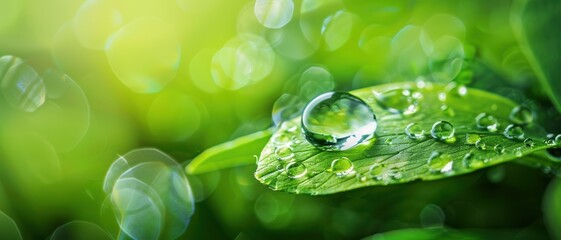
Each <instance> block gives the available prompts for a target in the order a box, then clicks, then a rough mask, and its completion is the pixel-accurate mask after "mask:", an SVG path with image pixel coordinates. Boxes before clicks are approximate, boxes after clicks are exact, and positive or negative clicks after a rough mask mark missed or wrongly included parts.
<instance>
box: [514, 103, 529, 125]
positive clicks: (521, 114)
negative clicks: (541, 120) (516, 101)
mask: <svg viewBox="0 0 561 240" xmlns="http://www.w3.org/2000/svg"><path fill="white" fill-rule="evenodd" d="M508 117H509V119H510V121H511V122H513V123H514V124H517V125H527V124H530V123H532V121H533V120H534V116H533V114H532V110H530V109H529V108H528V107H526V106H522V105H519V106H516V107H514V108H512V111H510V115H509V116H508Z"/></svg>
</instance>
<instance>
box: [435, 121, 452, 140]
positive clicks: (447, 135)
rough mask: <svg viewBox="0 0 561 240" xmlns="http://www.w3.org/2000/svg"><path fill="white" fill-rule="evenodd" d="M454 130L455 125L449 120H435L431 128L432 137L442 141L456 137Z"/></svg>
mask: <svg viewBox="0 0 561 240" xmlns="http://www.w3.org/2000/svg"><path fill="white" fill-rule="evenodd" d="M454 132H455V130H454V126H452V124H451V123H449V122H447V121H438V122H435V123H434V124H433V125H432V128H431V130H430V133H431V135H432V137H433V138H435V139H438V140H441V141H447V140H448V139H452V138H454Z"/></svg>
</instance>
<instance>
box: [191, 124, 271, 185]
mask: <svg viewBox="0 0 561 240" xmlns="http://www.w3.org/2000/svg"><path fill="white" fill-rule="evenodd" d="M272 134H273V129H272V128H270V129H267V130H263V131H260V132H256V133H252V134H250V135H246V136H243V137H239V138H237V139H234V140H232V141H229V142H225V143H222V144H220V145H216V146H214V147H211V148H209V149H207V150H205V151H204V152H202V153H201V154H199V155H198V156H197V157H195V158H194V159H193V160H192V161H191V163H189V165H187V167H186V168H185V171H186V172H187V173H188V174H200V173H205V172H210V171H217V170H221V169H225V168H231V167H237V166H242V165H247V164H252V163H255V159H256V157H257V155H258V154H259V152H260V151H261V149H263V147H264V146H265V144H267V141H269V138H270V137H271V135H272Z"/></svg>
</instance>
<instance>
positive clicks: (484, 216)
mask: <svg viewBox="0 0 561 240" xmlns="http://www.w3.org/2000/svg"><path fill="white" fill-rule="evenodd" d="M259 2H265V3H267V2H268V1H259ZM281 2H284V3H285V4H280V5H275V4H270V2H269V4H265V5H262V6H290V5H291V4H289V3H288V4H286V2H292V3H293V8H294V9H293V10H292V13H291V14H289V12H287V11H284V10H283V9H276V10H278V11H277V12H271V13H269V15H267V14H264V15H263V14H262V13H263V12H258V13H259V14H257V16H258V17H256V10H255V2H254V1H219V0H208V1H195V0H162V1H155V0H114V1H107V0H88V1H82V0H71V1H63V0H51V1H40V0H2V1H0V34H1V36H2V38H0V56H6V55H11V56H14V57H17V58H20V59H22V61H23V62H24V64H26V65H25V66H28V67H25V68H22V69H32V70H33V71H34V72H35V73H36V74H37V76H40V78H34V79H42V81H43V84H44V86H45V88H46V91H45V94H46V95H45V96H44V97H45V102H44V103H43V104H42V106H40V107H39V108H38V109H37V110H36V111H33V112H25V111H22V109H20V108H18V106H14V105H13V101H12V100H13V98H12V99H11V98H8V97H7V96H8V95H7V94H6V92H7V93H14V91H16V92H17V93H22V92H23V93H28V92H27V91H23V90H21V89H18V88H17V86H21V85H17V84H7V83H10V82H11V80H14V79H11V78H8V77H6V75H4V71H3V70H2V67H0V75H1V76H0V87H1V88H2V91H0V93H2V97H0V211H2V212H3V213H5V214H2V216H1V217H2V218H3V219H4V218H5V217H4V215H5V216H9V217H8V218H6V219H10V220H9V221H4V220H3V221H2V223H1V224H3V223H4V222H8V223H10V222H14V223H15V224H16V225H17V227H18V228H19V230H20V232H21V235H22V236H23V238H24V239H45V238H47V237H48V236H51V235H52V234H53V233H54V232H55V230H56V229H57V228H59V227H61V226H63V225H64V226H66V227H65V228H62V230H61V229H59V231H58V232H59V233H60V234H62V233H63V232H66V231H67V232H68V234H73V232H74V231H75V230H74V229H80V228H81V227H82V226H86V227H87V228H89V229H90V230H92V231H96V232H98V233H99V230H100V229H98V227H96V226H95V225H98V226H100V227H101V228H103V229H104V230H105V231H108V232H109V233H110V234H115V233H116V232H115V229H114V228H111V226H108V225H106V224H105V222H106V221H105V220H106V219H110V220H113V221H114V216H112V215H109V216H107V215H104V213H103V212H104V211H102V209H103V208H104V205H103V203H104V201H105V199H106V197H107V196H106V193H104V192H103V190H102V185H103V178H104V176H105V173H106V171H107V170H108V169H109V167H110V164H111V163H112V162H113V161H114V160H115V159H116V158H117V157H118V155H119V154H125V153H127V152H129V151H130V150H132V149H136V148H142V147H155V148H158V149H160V150H162V151H163V152H165V153H167V154H169V155H170V156H171V157H173V158H174V159H175V160H177V161H178V162H180V163H183V164H187V163H189V162H190V161H191V159H193V158H194V157H195V156H197V155H198V154H200V153H201V152H202V151H203V150H205V149H208V148H210V147H212V146H214V145H217V144H219V143H223V142H226V141H228V140H232V139H235V138H237V137H240V136H244V135H246V134H249V133H253V132H256V131H260V130H264V129H267V128H269V127H270V126H271V125H273V122H274V123H278V122H277V121H273V120H271V113H272V112H273V113H278V111H272V110H274V108H275V109H276V110H278V109H288V110H287V111H286V112H285V114H283V115H279V116H282V117H281V119H282V118H285V117H289V116H291V115H292V114H293V113H294V112H298V111H299V110H300V108H301V106H302V104H303V103H304V104H305V103H306V102H307V101H308V100H309V98H310V97H313V96H314V95H317V94H319V93H321V91H329V90H332V89H334V90H340V91H347V90H352V89H357V88H362V87H368V86H372V85H378V84H382V83H388V82H395V81H415V80H417V78H419V77H421V78H424V79H425V80H427V81H434V82H448V81H451V80H456V81H461V82H462V83H466V84H467V83H469V86H470V87H473V88H480V89H483V90H487V91H490V92H493V93H496V94H499V95H502V96H504V97H507V98H509V99H512V100H513V101H514V102H517V103H524V104H526V105H527V106H530V107H531V109H532V111H533V112H535V113H536V117H537V122H538V124H539V125H541V126H543V127H544V130H545V131H546V132H547V133H559V132H561V125H559V124H558V123H559V122H560V121H561V116H560V115H559V112H558V111H556V110H555V108H554V107H553V106H554V105H553V104H552V101H551V100H550V99H549V96H554V95H555V94H558V93H557V92H556V91H555V89H558V88H559V83H558V82H556V80H555V78H554V77H549V78H547V76H549V75H545V73H554V72H555V70H556V69H555V67H554V66H557V65H558V62H557V61H558V56H559V53H560V50H559V46H558V44H551V43H550V42H551V41H554V40H555V39H556V38H555V37H549V35H546V34H548V33H554V34H559V33H558V31H559V30H557V29H558V28H557V27H556V26H559V22H556V21H558V17H554V16H559V10H558V8H554V7H551V8H549V7H540V6H538V3H536V4H535V5H532V8H529V9H531V11H529V12H524V11H525V10H524V9H522V10H520V9H519V8H513V1H482V0H478V1H467V0H466V1H446V2H443V1H433V0H430V1H422V2H418V1H410V0H405V1H387V0H382V1H368V0H353V1H350V0H329V1H321V0H294V1H290V0H287V1H281ZM536 2H539V3H542V2H544V4H545V2H547V4H552V5H553V6H556V4H557V2H556V1H554V0H550V1H536ZM557 5H558V4H557ZM545 6H548V5H545ZM513 9H515V10H516V11H514V10H513ZM536 9H542V10H539V11H537V12H538V13H539V15H535V14H536V13H535V12H534V11H535V10H536ZM517 11H522V13H523V14H522V15H517V14H518V13H519V12H517ZM287 16H291V19H290V20H289V21H288V22H286V23H285V20H286V19H284V20H283V18H286V17H287ZM537 16H545V17H544V18H543V19H550V20H547V21H549V22H548V25H544V24H540V23H541V22H537V21H538V20H539V21H543V19H541V18H540V19H537V20H533V19H534V18H533V17H537ZM548 16H552V17H551V18H547V17H548ZM150 19H152V20H153V19H157V20H154V21H152V20H150ZM516 19H520V20H519V21H521V22H522V23H523V24H522V25H523V26H522V27H523V30H524V33H526V34H529V35H531V33H540V35H532V36H530V37H528V36H527V38H526V39H527V41H520V38H519V37H520V36H519V35H517V34H520V31H519V32H516V31H514V30H515V29H516V28H513V25H511V23H513V22H515V20H516ZM534 21H536V22H534ZM547 21H546V22H547ZM263 24H265V26H268V27H274V28H267V27H265V26H264V25H263ZM548 26H551V27H548ZM524 33H523V34H524ZM542 34H543V35H542ZM159 36H160V37H159ZM443 36H446V37H445V38H443ZM440 39H442V40H440ZM536 47H539V48H536ZM528 49H530V50H531V51H536V49H538V50H539V51H536V52H534V56H536V58H540V59H538V60H539V61H537V62H534V60H533V59H532V58H529V57H528ZM540 49H541V50H540ZM544 49H545V50H544ZM544 52H545V53H546V54H547V53H551V55H549V54H547V55H546V54H544ZM546 56H551V58H549V57H548V58H547V59H541V58H545V57H546ZM555 57H557V58H555ZM544 61H545V62H544ZM536 63H538V65H539V67H540V69H541V71H543V73H544V74H542V75H545V76H546V77H544V76H542V75H540V74H539V72H538V70H536V69H537V68H536V66H537V65H536ZM22 66H23V65H22ZM552 66H553V67H552ZM14 69H15V68H14ZM18 69H19V68H18ZM309 69H314V71H312V72H309V71H308V70H309ZM321 69H323V70H321ZM14 71H15V70H14ZM21 71H24V70H21ZM25 71H26V72H25V73H26V74H31V73H32V71H30V70H25ZM53 71H54V72H57V73H56V74H54V75H52V72H53ZM312 73H313V74H312ZM308 74H312V75H311V76H313V77H311V80H310V77H306V76H310V75H308ZM8 76H16V75H15V74H10V75H8ZM551 76H553V75H551ZM316 77H321V79H327V80H325V81H321V82H319V83H318V82H315V81H314V80H313V79H315V78H316ZM546 78H547V80H548V81H547V82H548V83H549V85H546V84H544V85H542V83H545V81H544V79H546ZM538 79H540V80H541V81H538ZM294 82H297V83H298V84H294ZM326 82H327V84H325V85H322V84H321V83H326ZM35 84H36V85H34V86H39V87H41V86H42V85H41V84H40V83H38V82H35ZM9 86H11V87H9ZM312 90H317V91H312ZM18 91H19V92H18ZM31 92H32V91H31ZM39 92H41V91H39ZM283 94H289V95H290V97H285V100H287V99H288V100H290V101H284V102H288V103H290V104H294V103H297V104H294V105H295V106H294V107H293V108H292V109H291V106H285V105H283V103H278V104H275V103H276V102H277V99H278V98H279V97H281V96H283ZM22 96H23V97H28V95H22ZM557 96H558V95H557ZM10 99H11V100H10ZM84 99H86V100H87V102H84V101H83V100H84ZM275 105H276V107H278V108H276V107H275ZM85 119H87V120H85ZM253 154H254V153H250V155H253ZM544 154H545V155H546V156H547V157H550V158H553V159H557V158H558V157H555V155H554V154H553V155H552V154H550V153H544ZM522 160H523V159H522ZM252 161H253V160H252ZM255 168H256V167H255V166H252V165H246V166H241V167H236V168H232V169H228V170H224V171H220V172H208V173H205V174H200V175H190V176H188V178H189V181H190V184H191V185H192V188H193V194H194V197H195V199H196V200H197V201H198V202H197V203H196V205H195V208H196V211H195V214H194V215H193V217H192V219H191V222H190V225H189V226H188V228H187V231H186V232H185V234H184V235H183V236H181V237H180V238H182V239H187V238H189V239H224V238H230V239H263V238H267V239H286V238H299V239H308V238H314V239H317V238H320V239H348V238H355V239H356V238H364V237H367V236H372V235H374V234H376V233H381V232H386V231H392V230H399V229H406V228H422V227H423V226H424V225H423V224H424V223H426V222H425V220H426V216H425V217H420V215H421V214H422V213H423V214H424V213H426V212H427V210H426V206H437V207H439V208H440V209H441V210H442V214H443V216H444V220H443V223H442V225H443V226H444V227H446V228H451V229H465V228H469V229H479V228H485V229H488V230H489V231H494V230H496V229H512V231H514V232H517V233H518V234H521V235H523V234H524V233H525V232H532V233H533V232H537V233H538V234H537V235H530V236H538V237H537V238H541V237H544V238H545V237H547V236H550V237H554V236H557V235H553V234H554V232H555V231H556V230H554V229H555V228H556V226H557V225H555V224H553V225H552V224H551V221H552V220H549V219H554V218H558V217H559V215H561V213H559V212H556V211H555V210H554V209H553V207H551V208H552V209H549V208H550V207H548V206H551V204H550V205H547V204H546V205H542V197H543V195H544V192H545V189H546V186H547V185H548V183H549V182H550V180H551V176H550V175H548V174H547V173H546V174H544V173H543V172H549V170H547V168H543V172H542V171H539V170H536V169H533V168H526V167H523V166H519V165H514V164H505V165H504V172H503V173H502V174H504V176H503V177H492V178H490V179H489V177H488V175H496V173H489V174H487V173H488V171H491V169H489V170H484V171H480V172H476V173H473V174H469V175H464V176H460V177H457V178H450V179H446V180H442V181H434V182H412V183H408V184H403V185H399V186H387V187H373V188H368V189H359V190H354V191H349V192H345V193H341V194H335V195H331V196H319V197H310V196H299V195H291V194H287V193H282V192H273V191H271V190H270V189H267V188H266V187H265V186H263V185H261V184H260V183H259V182H258V181H256V180H255V179H254V178H253V172H254V171H255ZM500 171H503V170H500ZM500 171H499V172H500ZM552 188H553V187H552ZM552 191H553V190H552ZM548 196H557V195H556V194H550V195H548ZM548 201H549V200H548ZM105 207H107V206H105ZM423 209H425V210H423ZM429 209H433V210H434V208H433V207H429ZM544 209H545V210H544ZM543 211H551V213H548V214H549V215H548V217H547V219H548V220H544V214H543ZM100 212H101V215H100ZM423 216H424V215H423ZM552 216H553V217H552ZM422 219H425V220H422ZM430 219H432V218H430ZM12 220H13V221H12ZM74 220H80V221H82V222H78V223H79V224H81V223H85V225H84V224H81V225H80V226H78V225H76V224H74V225H65V224H66V223H69V222H72V221H74ZM544 221H547V222H546V224H544ZM91 224H95V225H93V226H91ZM3 227H4V225H2V226H0V229H3ZM8 227H11V226H8ZM63 230H64V231H63ZM60 231H63V232H60ZM78 231H80V230H78ZM84 231H86V230H84ZM549 234H551V235H549ZM54 236H58V235H57V234H55V235H54ZM68 236H70V235H68Z"/></svg>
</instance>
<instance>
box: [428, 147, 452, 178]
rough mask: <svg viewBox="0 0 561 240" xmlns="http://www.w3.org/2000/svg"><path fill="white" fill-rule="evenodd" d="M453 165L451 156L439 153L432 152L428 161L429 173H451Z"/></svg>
mask: <svg viewBox="0 0 561 240" xmlns="http://www.w3.org/2000/svg"><path fill="white" fill-rule="evenodd" d="M452 164H453V161H452V157H451V156H450V155H449V154H446V153H444V154H443V153H440V152H437V151H434V152H432V153H431V155H430V157H429V160H428V165H429V171H430V172H432V173H438V172H441V173H445V172H450V171H452Z"/></svg>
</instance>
